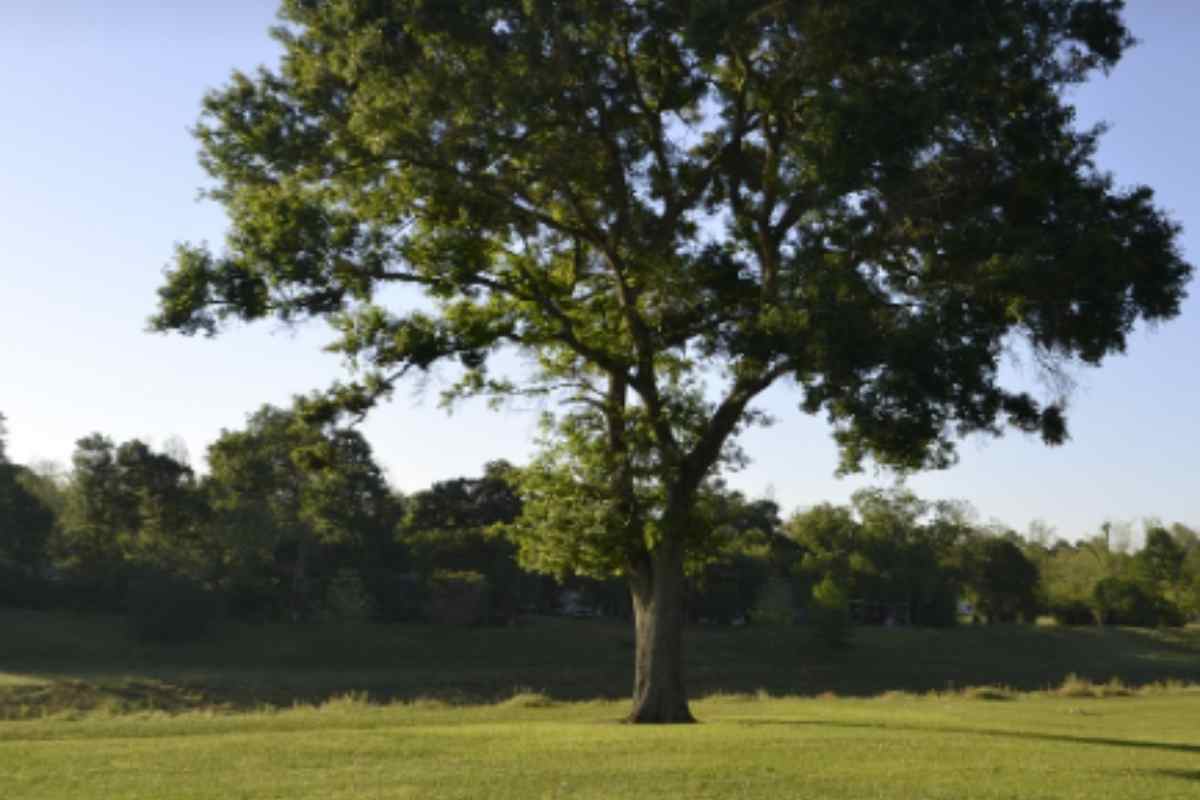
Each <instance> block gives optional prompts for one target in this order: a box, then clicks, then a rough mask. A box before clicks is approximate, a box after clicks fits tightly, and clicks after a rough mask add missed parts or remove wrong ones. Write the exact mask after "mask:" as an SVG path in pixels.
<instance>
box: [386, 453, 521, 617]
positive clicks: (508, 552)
mask: <svg viewBox="0 0 1200 800" xmlns="http://www.w3.org/2000/svg"><path fill="white" fill-rule="evenodd" d="M512 474H513V468H512V466H511V465H510V464H508V463H507V462H503V461H495V462H492V463H489V464H487V465H485V466H484V474H483V476H482V477H479V478H465V477H464V478H456V479H453V480H447V481H439V482H437V483H435V484H433V485H432V486H431V487H429V488H428V489H426V490H424V491H420V492H416V493H414V494H413V495H412V496H411V497H409V498H408V502H407V504H406V512H405V517H404V520H403V521H402V522H401V524H400V525H399V526H397V538H398V539H399V540H400V542H401V543H402V544H403V545H404V546H405V548H406V549H407V551H408V552H409V553H410V554H411V556H412V559H413V561H414V563H415V565H416V566H417V568H418V569H419V570H420V571H421V572H422V573H423V576H424V577H425V579H427V580H428V578H429V577H430V576H431V575H432V574H433V573H434V572H437V571H444V570H449V571H455V572H464V571H465V572H476V573H478V574H480V575H482V576H483V577H485V578H486V580H487V586H488V589H489V591H490V598H489V599H490V609H491V612H492V613H494V614H496V615H499V616H503V617H505V618H511V617H513V616H514V615H515V614H516V613H517V609H518V608H519V607H520V606H521V605H522V603H523V600H525V599H530V600H533V599H535V598H536V596H537V594H538V593H539V589H540V586H539V583H540V582H539V581H537V580H528V579H527V578H528V576H526V575H525V574H524V573H522V571H521V570H520V569H519V568H518V566H517V561H516V547H515V546H514V545H513V543H512V542H511V541H509V540H508V539H506V538H504V537H503V536H501V535H500V533H499V531H498V529H497V526H500V525H503V524H505V523H511V522H512V521H513V520H515V519H516V518H517V517H518V516H519V515H520V513H521V500H520V498H519V497H518V496H517V493H516V491H515V489H514V487H513V486H512V483H511V481H510V478H511V475H512ZM526 595H528V597H526Z"/></svg>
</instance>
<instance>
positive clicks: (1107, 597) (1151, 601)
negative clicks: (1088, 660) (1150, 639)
mask: <svg viewBox="0 0 1200 800" xmlns="http://www.w3.org/2000/svg"><path fill="white" fill-rule="evenodd" d="M1093 598H1094V601H1095V604H1096V608H1097V610H1098V611H1099V614H1100V619H1101V621H1102V622H1103V623H1104V624H1105V625H1136V626H1140V627H1156V626H1159V625H1171V626H1179V625H1182V624H1183V623H1184V615H1183V613H1182V612H1181V611H1180V610H1179V609H1178V608H1176V607H1175V606H1174V605H1173V604H1172V603H1170V602H1169V601H1167V600H1166V599H1165V598H1162V597H1158V596H1156V595H1154V594H1153V593H1151V592H1150V591H1148V590H1146V589H1145V588H1144V587H1143V586H1142V585H1141V584H1139V583H1136V582H1135V581H1131V580H1126V579H1123V578H1105V579H1104V580H1102V581H1100V582H1099V583H1097V584H1096V588H1095V590H1094V591H1093Z"/></svg>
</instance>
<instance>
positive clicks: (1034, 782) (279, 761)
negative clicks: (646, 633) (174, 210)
mask: <svg viewBox="0 0 1200 800" xmlns="http://www.w3.org/2000/svg"><path fill="white" fill-rule="evenodd" d="M689 641H690V654H689V656H690V660H689V665H690V670H691V673H690V678H691V684H692V689H693V693H694V694H695V695H696V696H698V697H702V698H703V699H701V700H699V701H697V702H696V703H695V704H694V711H695V712H696V715H697V716H698V717H699V718H700V719H701V720H702V724H700V725H695V726H684V727H669V728H644V727H631V726H627V725H621V724H619V723H618V722H617V721H618V720H619V719H620V717H621V716H622V715H623V713H624V712H625V710H626V704H627V700H625V699H624V698H625V694H626V686H627V684H628V681H629V674H630V673H629V670H630V664H629V662H630V659H631V655H632V651H631V647H632V642H631V641H630V632H629V631H628V630H627V628H626V626H625V625H624V624H620V623H615V622H607V621H601V620H566V619H540V620H534V621H531V622H529V623H528V624H525V625H522V626H518V627H515V628H504V629H500V628H497V629H479V630H462V629H449V628H435V627H424V626H391V627H370V626H337V625H323V626H308V627H304V626H301V627H291V626H265V627H249V626H247V627H242V626H230V627H228V628H226V629H225V630H223V631H222V632H221V633H219V634H218V635H216V636H215V637H214V638H213V639H211V640H210V641H206V642H203V643H198V644H193V645H185V646H176V647H167V646H164V647H149V646H141V645H136V646H135V645H131V644H129V643H128V640H127V639H126V637H125V636H124V630H123V627H122V622H121V620H119V619H113V618H104V617H87V616H69V615H59V614H43V613H34V612H12V611H4V612H0V719H2V720H4V721H0V798H4V800H18V799H22V798H97V799H98V798H104V800H110V798H125V797H129V798H132V797H144V798H210V797H211V798H295V797H312V798H360V797H361V798H417V797H430V798H454V797H464V798H466V797H480V796H488V797H492V798H502V797H512V798H542V797H564V798H566V797H570V798H625V797H681V798H706V797H711V798H726V797H746V798H797V797H820V798H835V799H836V798H851V797H853V798H863V797H874V798H918V797H919V798H976V797H978V798H1093V797H1098V796H1104V797H1120V798H1176V797H1177V798H1193V797H1195V796H1197V793H1198V792H1200V767H1198V765H1200V722H1197V720H1200V690H1197V689H1195V688H1187V687H1186V686H1184V685H1183V684H1184V683H1193V684H1195V683H1198V682H1200V630H1197V629H1194V628H1193V629H1189V630H1183V631H1168V632H1155V631H1137V630H1098V629H1081V630H1080V629H1077V630H1072V629H1063V628H1018V627H1012V628H990V629H982V628H964V629H960V630H953V631H922V630H900V629H890V630H884V629H864V630H860V631H859V632H858V636H857V638H856V641H855V645H854V646H853V647H852V648H850V649H847V650H843V651H831V650H828V649H825V648H822V647H820V646H817V645H814V644H812V643H811V642H810V641H809V638H808V636H807V635H806V633H805V631H803V630H802V629H794V628H781V629H757V630H756V629H752V628H746V629H728V628H726V629H697V630H693V631H691V632H690V639H689ZM1068 673H1078V674H1079V675H1081V676H1086V678H1090V679H1094V680H1096V681H1107V680H1108V679H1110V678H1114V677H1115V678H1119V679H1120V681H1121V683H1120V684H1117V683H1112V684H1108V685H1097V684H1089V683H1088V682H1087V681H1086V680H1083V679H1080V680H1077V681H1068V682H1067V684H1066V685H1065V686H1064V685H1063V682H1064V678H1065V676H1067V675H1068ZM1155 682H1158V683H1159V685H1151V684H1154V683H1155ZM1162 682H1170V683H1169V684H1168V685H1162ZM980 686H989V687H999V686H1007V687H1010V688H1008V689H999V688H984V689H970V688H965V687H980ZM518 687H528V689H527V690H525V691H523V692H521V691H520V690H519V688H518ZM1050 687H1057V688H1056V689H1054V690H1053V691H1038V690H1042V689H1047V688H1050ZM817 695H819V696H817ZM330 698H332V699H330Z"/></svg>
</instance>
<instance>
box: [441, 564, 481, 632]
mask: <svg viewBox="0 0 1200 800" xmlns="http://www.w3.org/2000/svg"><path fill="white" fill-rule="evenodd" d="M429 618H430V620H432V621H433V622H437V623H441V624H443V625H478V624H479V623H481V622H486V621H487V619H488V580H487V578H486V577H485V576H484V575H483V574H482V573H479V572H471V571H450V570H438V571H437V572H435V573H433V576H432V577H431V578H430V581H429Z"/></svg>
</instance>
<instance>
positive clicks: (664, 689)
mask: <svg viewBox="0 0 1200 800" xmlns="http://www.w3.org/2000/svg"><path fill="white" fill-rule="evenodd" d="M629 585H630V592H631V594H632V595H633V619H634V629H635V631H636V637H637V645H636V651H635V655H634V678H633V710H632V711H630V713H629V716H628V717H627V718H626V721H627V722H632V723H653V724H667V723H683V722H695V721H696V719H695V717H693V716H692V712H691V710H690V709H689V708H688V701H687V692H686V690H685V689H684V684H683V627H684V576H683V553H682V551H680V550H677V549H676V548H661V550H660V552H656V553H654V554H653V555H651V556H650V558H648V559H647V560H646V562H645V563H644V564H643V565H641V566H640V567H638V568H637V569H634V570H633V571H632V573H631V575H630V580H629Z"/></svg>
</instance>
